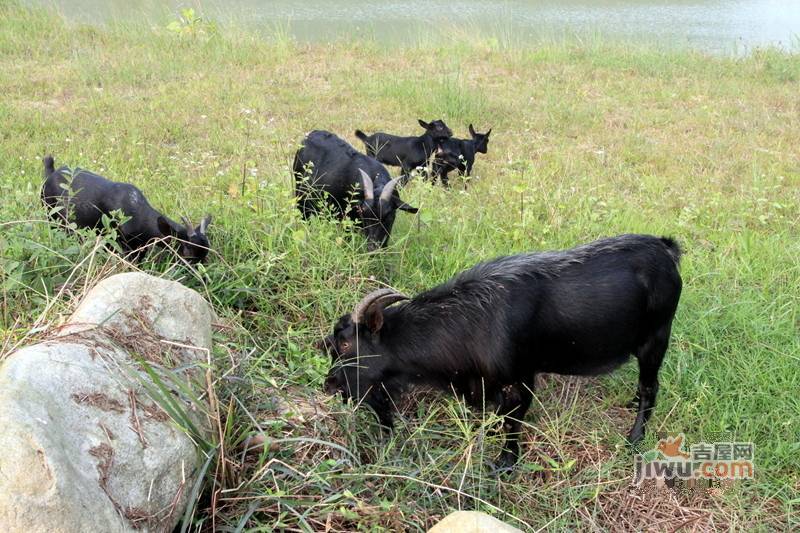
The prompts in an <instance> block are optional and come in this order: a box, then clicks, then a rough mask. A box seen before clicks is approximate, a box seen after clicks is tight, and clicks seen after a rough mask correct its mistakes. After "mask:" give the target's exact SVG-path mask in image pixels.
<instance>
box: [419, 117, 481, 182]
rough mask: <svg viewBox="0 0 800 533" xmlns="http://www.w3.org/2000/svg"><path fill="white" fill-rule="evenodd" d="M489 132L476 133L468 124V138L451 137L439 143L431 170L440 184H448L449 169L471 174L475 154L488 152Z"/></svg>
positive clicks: (465, 174) (467, 174) (466, 174)
mask: <svg viewBox="0 0 800 533" xmlns="http://www.w3.org/2000/svg"><path fill="white" fill-rule="evenodd" d="M491 133H492V130H491V129H490V130H489V131H487V132H486V133H478V132H476V131H475V129H474V128H473V127H472V124H470V125H469V134H470V137H471V138H470V139H456V138H455V137H453V138H450V139H446V140H443V141H441V142H440V143H439V145H438V147H437V148H436V152H435V154H434V158H433V170H434V176H436V177H438V178H439V179H440V180H441V182H442V185H444V186H445V187H447V186H448V185H449V181H448V178H447V174H448V173H450V171H451V170H458V171H459V172H460V173H461V174H462V175H464V176H470V175H471V174H472V166H473V165H474V164H475V154H477V153H481V154H485V153H486V152H488V150H489V135H491Z"/></svg>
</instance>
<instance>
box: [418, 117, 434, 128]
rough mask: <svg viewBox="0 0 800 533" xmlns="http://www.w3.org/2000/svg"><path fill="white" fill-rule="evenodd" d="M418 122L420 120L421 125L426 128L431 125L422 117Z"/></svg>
mask: <svg viewBox="0 0 800 533" xmlns="http://www.w3.org/2000/svg"><path fill="white" fill-rule="evenodd" d="M417 122H419V125H420V126H422V127H423V128H425V129H426V130H427V129H428V128H430V127H431V125H430V124H428V123H427V122H425V121H424V120H422V119H421V118H418V119H417Z"/></svg>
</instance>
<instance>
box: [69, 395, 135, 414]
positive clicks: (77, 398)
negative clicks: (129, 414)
mask: <svg viewBox="0 0 800 533" xmlns="http://www.w3.org/2000/svg"><path fill="white" fill-rule="evenodd" d="M71 398H72V401H74V402H75V403H78V404H81V405H89V406H91V407H95V408H97V409H100V410H101V411H111V412H113V413H124V412H125V406H124V405H122V402H120V401H118V400H115V399H114V398H110V397H108V396H107V395H105V394H103V393H102V392H76V393H74V394H73V395H72V396H71Z"/></svg>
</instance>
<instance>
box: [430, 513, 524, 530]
mask: <svg viewBox="0 0 800 533" xmlns="http://www.w3.org/2000/svg"><path fill="white" fill-rule="evenodd" d="M428 533H522V531H521V530H519V529H517V528H515V527H511V526H509V525H508V524H506V523H505V522H501V521H500V520H498V519H497V518H494V517H492V516H489V515H488V514H486V513H481V512H479V511H455V512H452V513H450V514H449V515H447V516H445V517H444V518H443V519H442V521H441V522H439V523H438V524H436V525H435V526H433V527H432V528H430V529H429V530H428Z"/></svg>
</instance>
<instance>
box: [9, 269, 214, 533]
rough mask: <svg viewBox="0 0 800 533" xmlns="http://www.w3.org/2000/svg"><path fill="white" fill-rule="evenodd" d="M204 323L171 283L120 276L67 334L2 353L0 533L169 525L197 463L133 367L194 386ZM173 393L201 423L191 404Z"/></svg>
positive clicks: (88, 303) (206, 310) (208, 317)
mask: <svg viewBox="0 0 800 533" xmlns="http://www.w3.org/2000/svg"><path fill="white" fill-rule="evenodd" d="M213 319H214V314H213V311H212V309H211V307H210V306H209V305H208V303H206V301H205V300H204V299H203V298H202V297H201V296H200V295H199V294H197V293H196V292H195V291H192V290H190V289H187V288H185V287H184V286H182V285H181V284H179V283H176V282H172V281H166V280H162V279H159V278H155V277H152V276H148V275H145V274H139V273H129V274H119V275H116V276H112V277H110V278H107V279H105V280H104V281H102V282H101V283H99V284H98V285H97V286H95V287H94V288H93V289H92V290H91V291H90V292H89V293H88V294H87V295H86V297H85V298H84V300H83V302H82V303H81V304H80V306H79V307H78V309H77V310H76V311H75V313H74V314H73V315H72V317H71V318H70V319H69V321H68V323H67V324H66V325H65V326H64V327H62V328H59V329H58V330H57V331H55V332H53V334H52V335H51V336H50V337H48V338H46V339H45V340H44V341H42V342H40V343H39V344H36V345H33V346H29V347H26V348H23V349H21V350H18V351H17V352H15V353H13V354H11V355H10V356H9V357H8V358H7V359H6V360H5V361H4V362H3V363H2V366H0V428H2V429H1V430H0V531H3V532H15V531H20V532H22V531H24V532H31V531H47V532H64V533H67V532H69V533H73V532H81V531H104V532H112V531H131V530H134V529H137V530H139V531H166V530H171V529H172V528H173V527H174V525H175V524H176V523H177V522H178V520H179V519H180V517H181V516H182V513H183V510H184V509H185V506H186V503H187V498H188V495H189V493H190V492H191V489H192V485H193V483H194V482H195V480H196V476H197V471H198V466H199V464H200V461H201V457H200V454H199V452H198V450H197V449H196V447H195V444H194V443H193V441H192V439H191V438H190V437H189V436H188V435H186V434H185V432H184V431H182V430H181V429H180V428H179V427H178V426H177V425H176V424H175V423H174V422H173V421H172V420H171V419H170V417H169V416H168V415H167V414H166V413H165V412H164V411H163V410H162V409H161V408H160V407H159V406H158V405H157V404H156V402H154V401H153V399H151V398H150V397H149V396H148V394H147V392H146V388H145V386H146V385H147V386H149V387H152V383H153V382H152V381H151V380H150V378H149V377H148V376H147V374H146V373H145V372H144V371H143V364H142V362H141V361H142V360H144V361H147V364H149V365H150V366H151V367H152V368H158V369H161V370H160V371H161V372H163V374H164V375H165V376H166V375H168V374H169V375H172V376H177V379H180V380H182V381H186V380H190V379H192V378H193V374H192V373H193V372H196V370H192V369H193V368H194V367H195V365H193V364H192V363H196V362H205V361H206V360H207V358H208V354H209V350H210V349H211V322H212V320H213ZM187 367H188V368H187ZM176 368H177V370H174V371H172V372H168V371H167V370H164V369H176ZM171 395H172V397H173V398H175V399H176V400H177V401H178V404H179V405H181V406H182V408H183V409H185V410H186V413H187V414H188V416H189V417H190V419H192V420H193V421H194V423H195V424H196V426H197V427H199V428H202V427H204V425H205V424H204V422H205V420H204V415H203V414H202V413H201V412H199V410H197V409H196V406H194V409H193V408H192V406H190V404H189V402H187V401H185V399H182V398H179V397H178V396H177V394H176V393H175V392H172V393H171ZM201 431H205V430H202V429H201Z"/></svg>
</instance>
